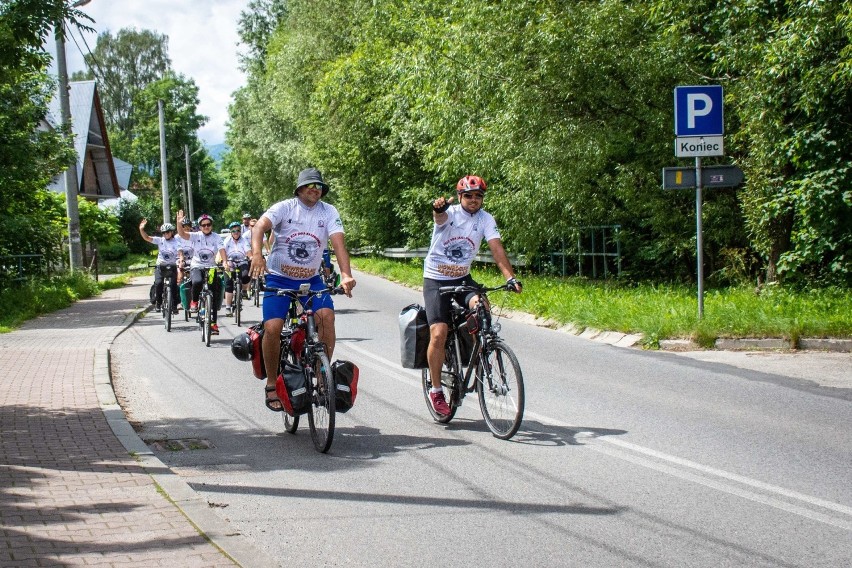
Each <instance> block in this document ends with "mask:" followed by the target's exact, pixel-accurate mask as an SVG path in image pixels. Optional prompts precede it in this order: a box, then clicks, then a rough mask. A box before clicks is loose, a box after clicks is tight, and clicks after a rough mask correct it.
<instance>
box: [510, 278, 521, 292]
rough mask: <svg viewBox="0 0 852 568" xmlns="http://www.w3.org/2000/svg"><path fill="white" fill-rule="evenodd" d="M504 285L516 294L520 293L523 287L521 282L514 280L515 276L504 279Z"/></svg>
mask: <svg viewBox="0 0 852 568" xmlns="http://www.w3.org/2000/svg"><path fill="white" fill-rule="evenodd" d="M506 286H508V288H509V290H511V291H512V292H515V293H517V294H520V293H521V289H522V288H523V287H524V286H523V284H521V281H520V280H516V279H515V278H509V279H508V280H506Z"/></svg>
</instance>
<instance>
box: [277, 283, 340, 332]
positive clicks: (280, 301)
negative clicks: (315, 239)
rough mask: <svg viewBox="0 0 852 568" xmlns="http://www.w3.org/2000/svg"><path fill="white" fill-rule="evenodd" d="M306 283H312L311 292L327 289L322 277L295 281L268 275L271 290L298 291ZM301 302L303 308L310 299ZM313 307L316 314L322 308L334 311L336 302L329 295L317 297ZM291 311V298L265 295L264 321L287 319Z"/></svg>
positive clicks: (303, 299)
mask: <svg viewBox="0 0 852 568" xmlns="http://www.w3.org/2000/svg"><path fill="white" fill-rule="evenodd" d="M304 282H310V284H311V290H313V291H319V290H325V289H326V285H325V282H323V280H322V276H320V275H316V276H314V277H313V278H311V279H310V280H294V279H292V278H285V277H283V276H277V275H275V274H267V275H266V286H268V287H270V288H279V289H281V290H298V289H299V286H300V285H301V284H302V283H304ZM299 301H300V302H301V303H302V307H305V304H306V303H307V301H308V298H307V297H305V298H299ZM311 306H312V307H313V310H314V311H315V312H316V311H317V310H320V309H322V308H329V309H331V310H334V302H333V301H332V299H331V295H329V294H323V295H322V296H317V297H316V298H314V301H313V304H312V305H311ZM289 309H290V298H289V297H287V296H276V295H275V294H274V293H273V292H266V293H265V294H264V295H263V321H267V320H271V319H287V311H288V310H289Z"/></svg>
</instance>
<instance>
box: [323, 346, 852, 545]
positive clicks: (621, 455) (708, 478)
mask: <svg viewBox="0 0 852 568" xmlns="http://www.w3.org/2000/svg"><path fill="white" fill-rule="evenodd" d="M340 348H343V349H351V350H352V351H355V352H357V353H358V354H360V355H363V356H364V357H367V358H369V359H372V360H373V361H375V362H376V363H379V364H380V365H382V366H384V367H387V368H388V369H390V370H391V371H392V372H391V373H390V376H391V377H392V378H394V379H395V380H397V381H399V382H401V383H404V384H406V385H409V386H411V387H414V388H416V389H418V390H419V389H420V388H421V387H420V378H421V373H420V371H419V370H414V369H403V368H402V367H400V365H399V363H397V362H396V361H391V360H389V359H386V358H384V357H382V356H380V355H375V354H374V353H371V352H369V351H367V350H366V349H363V348H361V347H358V346H357V345H355V344H353V343H347V342H339V343H338V349H340ZM411 379H414V381H412V380H411ZM524 416H526V417H529V418H531V419H534V420H537V421H539V422H541V423H542V424H549V425H552V426H557V427H561V428H569V429H575V430H577V431H578V433H577V435H578V437H583V439H584V441H585V442H586V447H588V448H590V449H592V450H595V451H598V452H600V453H603V454H606V455H608V456H611V457H614V458H617V459H622V460H625V461H628V462H630V463H633V464H636V465H640V466H642V467H646V468H649V469H653V470H655V471H658V472H660V473H665V474H667V475H672V476H674V477H677V478H680V479H684V480H688V481H692V482H694V483H698V484H700V485H703V486H705V487H709V488H712V489H716V490H718V491H722V492H724V493H728V494H730V495H735V496H738V497H742V498H744V499H749V500H751V501H755V502H758V503H762V504H764V505H769V506H770V507H774V508H776V509H780V510H783V511H786V512H788V513H793V514H796V515H800V516H802V517H806V518H808V519H812V520H815V521H818V522H821V523H825V524H828V525H831V526H835V527H838V528H842V529H845V530H852V507H847V506H845V505H842V504H840V503H834V502H832V501H827V500H825V499H820V498H818V497H813V496H811V495H805V494H803V493H798V492H796V491H792V490H789V489H785V488H784V487H779V486H777V485H772V484H769V483H764V482H762V481H758V480H756V479H752V478H750V477H746V476H743V475H738V474H736V473H731V472H728V471H724V470H721V469H717V468H714V467H709V466H706V465H703V464H700V463H697V462H694V461H690V460H687V459H683V458H679V457H677V456H673V455H669V454H666V453H663V452H659V451H657V450H652V449H650V448H646V447H644V446H639V445H637V444H633V443H630V442H625V441H624V440H619V439H617V438H615V437H612V436H597V435H595V434H594V433H591V432H583V431H582V429H581V428H579V427H577V426H574V425H571V424H568V423H566V422H563V421H561V420H557V419H554V418H551V417H549V416H544V415H542V414H538V413H536V412H530V411H529V410H527V411H525V412H524ZM584 434H585V435H586V436H583V435H584ZM608 446H611V447H608ZM630 452H633V454H639V455H633V454H631V453H630ZM642 456H647V457H642ZM647 458H654V460H659V461H653V460H651V459H647ZM661 462H663V463H661ZM679 468H681V469H679ZM690 470H691V471H690ZM736 484H739V485H741V486H746V487H750V488H752V489H755V490H757V491H762V492H763V493H758V492H757V491H752V490H750V489H746V488H744V487H741V486H738V485H736ZM767 494H768V495H767ZM778 497H783V498H786V499H788V500H792V501H795V502H798V503H791V502H788V501H783V500H780V499H779V498H778ZM803 505H809V506H811V507H817V508H820V509H823V510H828V511H832V512H834V513H837V514H840V515H844V516H846V517H849V518H848V519H847V518H836V517H834V516H831V515H827V514H825V513H823V512H819V511H814V510H811V509H808V508H806V507H805V506H803Z"/></svg>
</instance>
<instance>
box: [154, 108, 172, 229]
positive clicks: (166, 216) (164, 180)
mask: <svg viewBox="0 0 852 568" xmlns="http://www.w3.org/2000/svg"><path fill="white" fill-rule="evenodd" d="M157 108H158V109H159V111H160V174H161V175H160V184H161V185H162V186H163V223H168V222H169V221H170V220H171V215H170V213H169V175H168V172H167V171H166V117H165V111H164V110H163V100H162V99H160V100H158V101H157Z"/></svg>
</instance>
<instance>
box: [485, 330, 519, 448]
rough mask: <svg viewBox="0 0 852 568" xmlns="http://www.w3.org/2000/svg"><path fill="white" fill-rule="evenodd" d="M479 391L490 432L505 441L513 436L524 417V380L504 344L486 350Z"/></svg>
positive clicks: (509, 350) (515, 360)
mask: <svg viewBox="0 0 852 568" xmlns="http://www.w3.org/2000/svg"><path fill="white" fill-rule="evenodd" d="M476 389H477V393H478V395H479V406H480V409H481V410H482V417H483V418H485V423H486V424H487V425H488V428H489V429H490V430H491V433H492V434H494V435H495V436H496V437H498V438H502V439H504V440H508V439H509V438H511V437H512V436H514V435H515V433H516V432H517V431H518V428H520V426H521V420H522V419H523V414H524V379H523V375H522V373H521V367H520V364H519V363H518V359H517V357H515V354H514V353H513V352H512V350H511V349H509V347H508V346H507V345H506V344H504V343H503V342H502V341H499V342H495V343H494V344H493V345H491V346H489V347H488V348H487V349H484V350H483V352H482V355H481V358H480V361H479V368H478V369H477V385H476Z"/></svg>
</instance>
